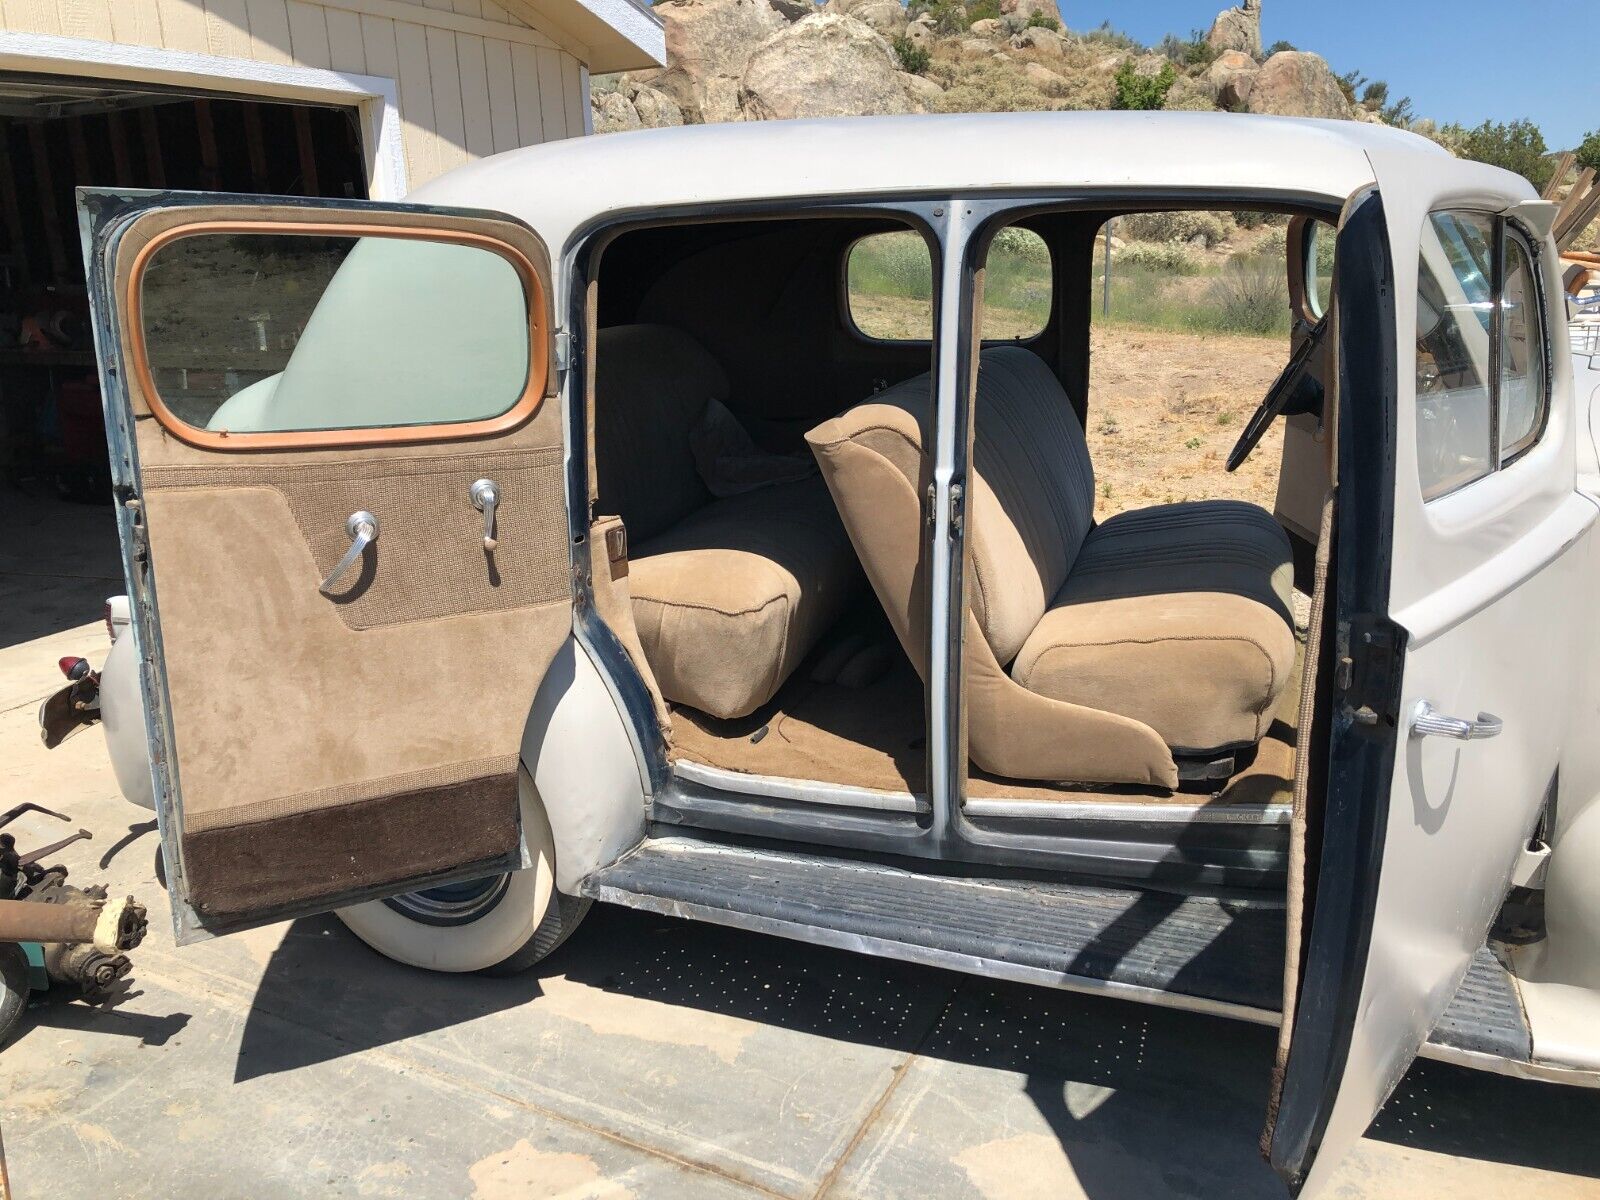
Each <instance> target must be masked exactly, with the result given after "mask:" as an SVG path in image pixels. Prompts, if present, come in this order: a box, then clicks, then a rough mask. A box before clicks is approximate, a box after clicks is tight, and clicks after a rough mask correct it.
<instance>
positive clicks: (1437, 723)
mask: <svg viewBox="0 0 1600 1200" xmlns="http://www.w3.org/2000/svg"><path fill="white" fill-rule="evenodd" d="M1505 727H1506V725H1505V722H1504V721H1502V720H1501V719H1500V718H1499V717H1497V716H1494V715H1493V714H1492V713H1479V714H1478V717H1477V719H1476V720H1470V719H1468V718H1466V717H1447V716H1446V715H1445V714H1444V713H1442V712H1440V711H1439V710H1438V709H1436V708H1435V707H1434V706H1433V705H1431V704H1429V703H1428V702H1427V701H1426V700H1418V701H1417V706H1416V708H1414V709H1412V710H1411V736H1412V737H1427V736H1428V735H1430V734H1432V735H1433V736H1434V737H1447V738H1454V739H1455V740H1457V741H1459V742H1476V741H1481V740H1483V739H1484V738H1492V737H1499V736H1500V731H1501V730H1503V729H1504V728H1505Z"/></svg>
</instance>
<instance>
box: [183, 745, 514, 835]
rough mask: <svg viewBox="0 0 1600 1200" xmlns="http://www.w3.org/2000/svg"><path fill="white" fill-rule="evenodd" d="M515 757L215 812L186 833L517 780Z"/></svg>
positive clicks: (188, 816)
mask: <svg viewBox="0 0 1600 1200" xmlns="http://www.w3.org/2000/svg"><path fill="white" fill-rule="evenodd" d="M517 758H518V756H517V755H515V754H508V755H501V756H499V757H496V758H480V759H473V760H470V761H467V762H457V763H446V764H444V765H443V766H438V767H425V768H423V769H421V770H416V771H406V772H403V773H402V774H399V775H386V776H384V777H382V778H380V779H364V780H362V781H361V782H359V783H348V784H343V785H341V786H339V787H331V788H321V789H319V790H317V791H314V792H300V793H298V794H296V795H292V796H273V797H271V798H270V799H267V800H258V801H256V802H255V803H253V804H243V805H240V806H238V807H237V808H221V809H212V810H209V811H207V812H200V813H185V814H184V820H183V824H184V829H185V831H186V832H188V833H205V832H207V831H210V830H214V829H220V828H224V827H232V826H239V825H255V824H260V823H262V822H265V821H277V820H281V819H283V818H284V817H292V816H296V815H298V814H300V813H305V812H312V811H315V810H319V809H340V808H345V807H348V806H350V805H353V804H363V803H365V802H367V801H369V800H381V799H383V798H384V797H385V796H390V795H395V794H397V793H408V792H416V791H427V790H428V789H430V788H442V787H453V786H454V785H456V784H459V783H465V782H467V781H469V780H473V779H486V778H494V777H497V776H501V775H506V774H511V775H515V774H516V772H517Z"/></svg>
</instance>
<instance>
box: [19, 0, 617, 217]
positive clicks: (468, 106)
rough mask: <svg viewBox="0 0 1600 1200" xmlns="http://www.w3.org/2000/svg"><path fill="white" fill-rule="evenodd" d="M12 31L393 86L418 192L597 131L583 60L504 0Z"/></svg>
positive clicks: (40, 5) (78, 7) (200, 1)
mask: <svg viewBox="0 0 1600 1200" xmlns="http://www.w3.org/2000/svg"><path fill="white" fill-rule="evenodd" d="M0 30H8V31H13V32H18V33H39V34H54V35H60V36H65V37H74V38H87V39H91V40H96V41H105V42H117V43H122V44H126V45H133V46H148V47H152V48H156V49H163V50H172V51H178V52H182V53H188V54H197V55H212V56H218V57H223V58H238V59H252V60H255V61H257V62H262V63H274V64H280V65H296V66H305V67H320V68H323V69H326V70H333V71H342V72H349V73H351V74H357V75H376V76H380V77H382V78H386V79H392V80H394V81H395V85H396V92H397V96H398V104H397V107H398V110H399V116H400V124H401V140H402V144H403V147H404V154H405V161H406V176H407V184H408V186H410V187H416V186H417V185H418V184H421V183H424V182H426V181H427V180H429V179H432V178H433V177H434V176H435V175H438V174H441V173H442V172H444V171H447V170H449V169H450V168H452V167H455V166H459V165H460V164H461V163H464V162H467V161H468V160H470V159H474V158H480V157H482V156H484V155H487V154H495V153H498V152H500V151H502V150H511V149H514V148H516V147H518V146H529V145H533V144H535V143H537V142H544V141H552V140H554V139H556V138H564V137H575V136H577V135H579V134H582V133H585V132H587V131H588V129H587V121H588V114H589V104H588V74H587V70H586V68H585V67H584V65H583V61H582V59H581V58H579V57H576V56H575V55H574V54H573V53H572V52H571V50H569V49H567V48H564V47H563V46H562V45H560V44H559V43H558V41H557V40H556V38H554V37H552V36H550V35H548V34H546V33H544V32H541V31H540V30H538V29H535V28H533V27H532V26H531V25H529V24H528V23H526V22H524V21H522V20H519V19H518V18H516V17H514V16H512V15H511V14H510V13H508V12H507V11H506V10H505V9H504V8H501V7H500V6H499V5H497V4H495V3H494V2H493V0H423V2H421V3H412V2H410V0H0ZM577 49H578V50H579V52H580V53H581V52H582V48H581V47H578V48H577ZM241 90H245V91H248V87H247V86H246V87H243V88H242V89H241Z"/></svg>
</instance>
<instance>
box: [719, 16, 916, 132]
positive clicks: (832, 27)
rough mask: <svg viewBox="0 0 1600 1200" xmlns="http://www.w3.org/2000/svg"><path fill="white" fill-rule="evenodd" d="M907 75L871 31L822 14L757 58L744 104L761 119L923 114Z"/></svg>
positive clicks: (776, 39) (787, 31)
mask: <svg viewBox="0 0 1600 1200" xmlns="http://www.w3.org/2000/svg"><path fill="white" fill-rule="evenodd" d="M902 73H903V72H901V71H900V69H899V63H898V62H897V61H896V59H895V56H894V51H892V50H891V49H890V48H889V43H888V42H886V41H884V40H883V38H881V37H879V36H878V34H877V33H876V32H874V31H873V29H872V28H871V27H870V26H868V25H866V24H864V23H863V22H861V21H858V20H856V19H855V18H854V17H846V16H841V15H840V14H838V13H831V12H824V13H818V14H816V15H815V16H810V17H806V18H804V19H803V20H800V21H796V22H795V23H794V24H793V25H788V26H785V27H784V28H783V29H782V30H780V31H779V32H778V33H777V34H776V35H775V36H773V37H771V38H768V39H767V40H766V41H765V42H764V43H762V45H761V46H760V48H759V49H757V50H756V52H755V53H754V54H753V55H751V57H750V62H749V65H748V66H747V67H746V68H745V72H744V78H743V80H742V81H741V82H740V85H739V105H740V108H741V109H742V110H743V112H744V115H745V117H746V118H747V119H749V120H756V121H770V120H783V119H786V118H791V117H844V116H862V115H868V114H880V113H910V112H915V111H916V110H917V105H916V104H915V103H914V102H913V101H912V99H911V97H910V96H908V95H907V94H906V89H905V88H904V87H903V86H902V85H901V83H900V76H901V74H902Z"/></svg>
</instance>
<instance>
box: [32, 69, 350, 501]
mask: <svg viewBox="0 0 1600 1200" xmlns="http://www.w3.org/2000/svg"><path fill="white" fill-rule="evenodd" d="M82 186H92V187H108V186H114V187H119V188H153V189H163V188H172V189H180V190H203V191H223V192H244V193H257V194H278V195H290V196H330V197H339V198H359V199H365V198H367V193H368V188H367V179H366V164H365V159H364V155H363V152H362V145H361V134H360V127H359V112H358V111H357V110H356V109H354V108H350V107H338V106H332V105H322V104H294V103H285V102H274V101H263V100H259V99H252V98H249V97H244V96H229V95H226V94H210V95H197V94H195V93H192V92H189V93H186V92H183V91H181V90H178V89H155V88H148V87H145V88H130V87H127V86H119V85H116V84H113V83H106V82H101V81H97V80H93V79H72V78H64V77H51V76H29V75H21V74H18V75H6V76H0V347H3V348H0V439H3V441H0V445H3V447H4V472H5V476H6V479H7V480H8V482H9V483H10V484H11V485H12V486H14V487H16V488H17V489H19V490H21V491H23V492H26V493H28V494H30V495H33V496H36V497H43V496H49V495H56V496H59V497H61V498H63V499H66V500H69V501H75V502H80V503H90V504H94V503H104V502H105V501H106V499H107V497H108V487H109V484H108V480H107V478H106V469H105V431H104V425H103V422H102V418H101V413H100V391H99V384H98V382H97V379H96V371H95V360H94V350H93V347H92V344H91V343H92V338H91V334H90V328H89V322H88V304H87V298H86V295H85V288H84V270H83V256H82V252H81V250H80V248H79V243H78V229H77V214H76V210H75V208H74V199H73V197H74V191H75V189H76V188H78V187H82Z"/></svg>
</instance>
